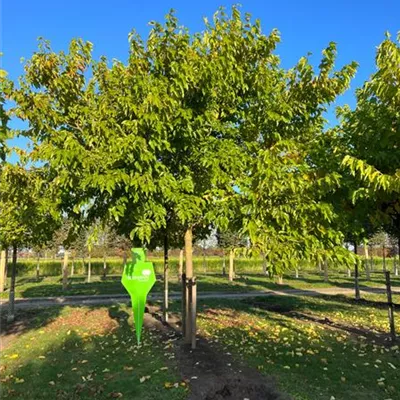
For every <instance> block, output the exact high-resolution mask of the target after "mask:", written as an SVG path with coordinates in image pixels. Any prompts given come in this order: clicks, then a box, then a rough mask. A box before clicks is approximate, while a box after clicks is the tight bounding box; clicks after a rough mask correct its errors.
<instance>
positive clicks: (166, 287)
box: [163, 231, 169, 322]
mask: <svg viewBox="0 0 400 400" xmlns="http://www.w3.org/2000/svg"><path fill="white" fill-rule="evenodd" d="M168 247H169V246H168V233H167V231H166V232H165V234H164V306H163V320H164V322H168V272H169V271H168V269H169V265H168Z"/></svg>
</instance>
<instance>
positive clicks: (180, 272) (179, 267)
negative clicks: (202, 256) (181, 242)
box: [178, 249, 183, 282]
mask: <svg viewBox="0 0 400 400" xmlns="http://www.w3.org/2000/svg"><path fill="white" fill-rule="evenodd" d="M182 274H183V249H180V250H179V266H178V280H179V281H180V282H181V281H182Z"/></svg>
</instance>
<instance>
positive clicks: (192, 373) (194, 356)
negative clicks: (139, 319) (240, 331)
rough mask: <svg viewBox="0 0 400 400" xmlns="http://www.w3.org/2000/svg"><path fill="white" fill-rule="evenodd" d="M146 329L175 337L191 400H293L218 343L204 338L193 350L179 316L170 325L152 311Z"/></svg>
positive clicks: (182, 373) (178, 358)
mask: <svg viewBox="0 0 400 400" xmlns="http://www.w3.org/2000/svg"><path fill="white" fill-rule="evenodd" d="M149 312H150V313H151V314H146V318H145V325H146V326H147V327H153V328H157V329H158V330H161V331H162V332H164V334H167V335H168V337H169V338H171V337H175V338H176V340H175V341H174V352H175V358H176V360H177V365H178V367H179V369H180V374H181V376H182V379H183V380H184V381H186V382H188V383H189V386H190V395H189V399H190V400H223V399H229V400H244V399H249V400H289V399H290V397H289V396H287V395H284V394H282V393H280V392H279V391H278V390H277V387H276V383H275V381H274V379H273V378H271V377H267V376H265V375H262V374H261V373H260V372H259V371H257V370H255V369H253V368H249V367H248V366H246V365H245V363H244V362H242V361H241V360H238V359H236V358H234V357H233V356H232V355H231V354H229V353H226V352H224V351H223V350H222V349H221V347H220V346H219V345H218V344H217V343H210V342H209V341H208V340H206V339H205V338H203V337H199V338H198V340H197V348H196V349H195V350H192V349H191V347H190V346H189V345H186V344H185V343H184V341H183V339H182V335H181V330H180V321H179V318H178V316H177V315H174V314H173V315H170V319H169V322H168V324H164V323H162V322H161V320H160V310H159V308H158V307H153V306H152V307H149Z"/></svg>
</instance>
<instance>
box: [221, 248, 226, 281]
mask: <svg viewBox="0 0 400 400" xmlns="http://www.w3.org/2000/svg"><path fill="white" fill-rule="evenodd" d="M222 275H223V276H225V275H226V259H225V250H222Z"/></svg>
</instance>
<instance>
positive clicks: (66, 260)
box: [62, 249, 68, 290]
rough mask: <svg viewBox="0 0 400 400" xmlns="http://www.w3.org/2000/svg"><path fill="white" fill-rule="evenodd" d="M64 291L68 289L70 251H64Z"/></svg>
mask: <svg viewBox="0 0 400 400" xmlns="http://www.w3.org/2000/svg"><path fill="white" fill-rule="evenodd" d="M62 286H63V290H67V288H68V250H67V249H65V250H64V262H63V278H62Z"/></svg>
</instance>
